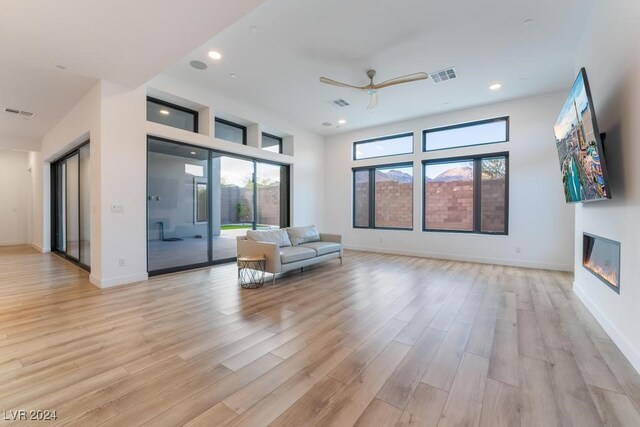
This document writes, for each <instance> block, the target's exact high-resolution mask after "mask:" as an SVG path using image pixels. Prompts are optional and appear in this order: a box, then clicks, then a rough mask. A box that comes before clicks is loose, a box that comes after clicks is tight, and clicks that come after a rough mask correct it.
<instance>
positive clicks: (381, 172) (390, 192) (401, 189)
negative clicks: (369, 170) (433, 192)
mask: <svg viewBox="0 0 640 427" xmlns="http://www.w3.org/2000/svg"><path fill="white" fill-rule="evenodd" d="M375 226H376V228H378V227H380V228H412V227H413V167H411V166H402V167H389V168H378V169H376V171H375Z"/></svg>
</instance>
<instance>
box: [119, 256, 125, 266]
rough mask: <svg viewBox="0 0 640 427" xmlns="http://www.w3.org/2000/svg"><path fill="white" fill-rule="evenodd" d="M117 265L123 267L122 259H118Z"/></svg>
mask: <svg viewBox="0 0 640 427" xmlns="http://www.w3.org/2000/svg"><path fill="white" fill-rule="evenodd" d="M118 265H119V266H120V267H124V258H118Z"/></svg>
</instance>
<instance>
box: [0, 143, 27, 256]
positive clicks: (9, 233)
mask: <svg viewBox="0 0 640 427" xmlns="http://www.w3.org/2000/svg"><path fill="white" fill-rule="evenodd" d="M28 156H29V155H28V153H27V152H25V151H14V150H2V149H0V246H2V245H23V244H26V243H28V241H29V221H28V218H29V213H30V211H31V174H30V172H29V170H28V167H29V164H28Z"/></svg>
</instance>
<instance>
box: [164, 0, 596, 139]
mask: <svg viewBox="0 0 640 427" xmlns="http://www.w3.org/2000/svg"><path fill="white" fill-rule="evenodd" d="M593 2H594V0H562V1H558V0H536V1H531V0H509V1H505V0H447V1H441V0H439V1H435V0H351V1H344V0H323V1H310V0H305V1H301V0H269V1H268V2H265V3H264V4H262V5H261V6H259V7H257V8H256V9H254V10H253V11H252V12H251V13H249V14H247V15H245V16H244V17H243V18H242V19H240V20H238V21H237V22H236V23H235V24H233V25H231V26H229V27H228V28H227V29H226V30H224V31H222V32H220V33H219V34H218V35H217V36H215V37H213V38H212V39H211V40H210V41H209V42H207V43H205V44H204V45H202V46H201V47H200V48H199V49H197V50H195V51H194V52H192V53H191V54H190V55H188V56H186V57H185V58H183V59H182V60H180V61H179V62H177V63H176V64H175V65H173V66H172V67H170V68H169V69H168V70H167V71H166V73H167V74H169V75H171V76H173V77H177V78H180V79H183V80H186V81H188V82H192V83H194V84H196V85H199V86H200V87H203V88H207V89H211V90H213V91H215V92H218V93H220V94H222V95H224V96H226V97H229V98H232V99H235V100H237V101H240V102H244V103H246V104H249V105H252V106H256V107H261V108H263V109H265V110H267V111H270V112H272V113H273V114H274V115H278V116H281V117H283V118H286V119H288V120H289V121H291V122H294V123H296V124H299V125H302V126H304V127H306V128H308V129H310V130H313V131H315V132H318V133H321V134H324V135H328V134H334V133H338V132H343V131H349V130H354V129H357V128H363V127H367V126H372V125H379V124H384V123H388V122H393V121H398V120H403V119H408V118H412V117H417V116H423V115H428V114H434V113H440V112H444V111H448V110H455V109H461V108H465V107H471V106H475V105H480V104H486V103H492V102H496V101H501V100H506V99H512V98H518V97H523V96H527V95H533V94H538V93H544V92H550V91H554V90H559V89H564V88H568V87H570V85H571V83H572V81H573V79H574V77H575V76H574V74H575V69H574V56H573V49H574V47H575V46H577V44H578V41H579V38H580V37H581V34H582V31H583V25H584V22H585V21H586V17H587V16H588V14H589V10H590V9H591V7H592V6H593ZM527 19H533V22H532V23H531V24H530V25H523V21H525V20H527ZM251 26H257V27H258V31H251V30H250V27H251ZM213 49H215V50H218V51H220V52H221V53H222V54H223V58H222V59H221V60H220V61H217V62H214V61H212V60H210V59H208V58H207V52H208V51H209V50H213ZM193 59H198V60H202V61H205V62H207V63H208V64H209V68H208V69H207V70H205V71H197V70H194V69H193V68H191V67H190V66H189V61H191V60H193ZM450 66H454V67H455V69H456V71H457V73H458V76H459V77H458V79H457V80H454V81H449V82H445V83H441V84H434V83H433V82H432V81H431V80H427V81H421V82H415V83H410V84H406V85H401V86H395V87H389V88H386V89H382V90H381V91H380V92H379V94H378V95H379V106H378V108H377V109H376V110H375V111H374V112H370V111H368V110H366V106H367V104H368V95H366V94H364V93H361V92H358V91H356V90H351V89H346V88H337V87H331V86H327V85H323V84H321V83H319V82H318V78H319V77H320V76H326V77H329V78H332V79H336V80H340V81H344V82H349V83H352V84H358V85H364V84H367V83H368V81H367V79H366V76H365V71H366V70H367V69H369V68H373V69H375V70H377V72H378V75H377V76H376V79H375V81H377V82H381V81H383V80H387V79H389V78H393V77H396V76H400V75H404V74H408V73H413V72H417V71H425V72H430V71H435V70H439V69H442V68H445V67H450ZM231 73H234V74H235V75H236V77H235V78H231V77H230V76H229V75H230V74H231ZM494 82H500V83H502V84H503V88H502V89H501V90H499V91H490V90H488V86H489V85H490V84H491V83H494ZM336 98H343V99H345V100H347V101H348V102H350V103H351V106H349V107H345V108H337V107H334V106H331V105H329V104H328V101H330V100H332V99H336ZM339 118H344V119H346V120H347V121H348V123H347V124H346V125H344V126H342V127H341V128H336V127H335V126H334V127H331V128H326V127H322V126H321V124H322V122H332V123H333V124H334V125H335V123H336V122H337V120H338V119H339Z"/></svg>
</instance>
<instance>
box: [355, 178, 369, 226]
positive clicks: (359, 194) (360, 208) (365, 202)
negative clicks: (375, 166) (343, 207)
mask: <svg viewBox="0 0 640 427" xmlns="http://www.w3.org/2000/svg"><path fill="white" fill-rule="evenodd" d="M353 173H354V178H355V188H354V189H353V193H354V195H353V197H354V206H353V209H354V211H353V225H354V226H355V227H369V170H368V169H366V170H357V171H354V172H353Z"/></svg>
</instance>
